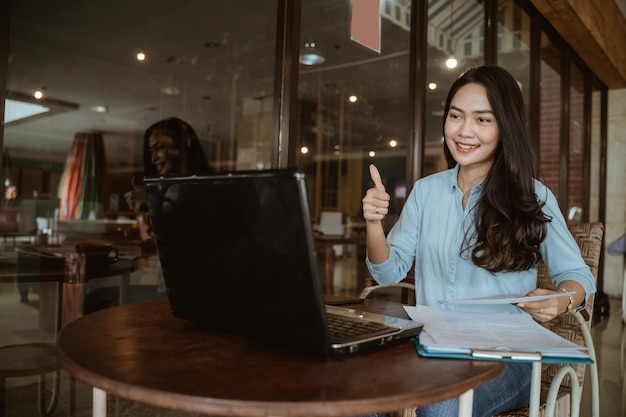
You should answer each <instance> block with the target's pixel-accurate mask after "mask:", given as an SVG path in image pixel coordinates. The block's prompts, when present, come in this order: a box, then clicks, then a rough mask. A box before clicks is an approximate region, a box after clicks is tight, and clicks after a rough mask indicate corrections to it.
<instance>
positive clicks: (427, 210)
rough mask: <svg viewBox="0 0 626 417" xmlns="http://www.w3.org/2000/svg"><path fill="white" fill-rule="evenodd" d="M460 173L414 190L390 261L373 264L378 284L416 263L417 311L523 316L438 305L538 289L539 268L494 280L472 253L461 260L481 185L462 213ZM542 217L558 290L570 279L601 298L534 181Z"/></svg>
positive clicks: (552, 203)
mask: <svg viewBox="0 0 626 417" xmlns="http://www.w3.org/2000/svg"><path fill="white" fill-rule="evenodd" d="M458 168H459V167H458V165H457V167H456V168H453V169H450V170H447V171H443V172H439V173H436V174H433V175H430V176H428V177H425V178H422V179H420V180H419V181H417V182H416V183H415V186H414V187H413V189H412V191H411V193H410V194H409V196H408V198H407V201H406V204H405V205H404V208H403V209H402V213H401V215H400V218H399V219H398V221H397V222H396V224H395V225H394V227H393V228H392V229H391V231H390V232H389V235H388V236H387V241H388V242H389V246H390V249H391V253H390V255H389V258H388V259H387V260H386V261H385V262H383V263H381V264H377V265H374V264H372V263H371V262H370V260H369V259H367V261H366V262H367V266H368V268H369V271H370V273H371V274H372V277H373V278H374V279H375V280H376V281H377V282H378V283H380V284H392V283H396V282H399V281H400V280H402V279H404V278H405V277H406V275H407V273H408V271H409V269H410V268H411V266H412V265H413V262H414V261H415V286H416V289H415V292H416V301H417V304H420V305H427V306H432V307H440V308H447V309H451V310H459V311H485V312H486V311H489V312H521V311H522V310H521V309H519V308H518V307H516V306H513V305H509V304H505V305H497V306H495V305H489V306H475V305H455V304H441V303H439V301H440V300H452V299H460V298H475V297H485V296H490V295H497V294H526V293H528V292H530V291H532V290H534V289H535V288H536V287H537V268H536V267H535V268H532V269H530V270H527V271H521V272H502V273H497V274H493V273H491V272H489V271H487V270H485V269H483V268H479V267H477V266H476V265H474V263H473V262H472V260H471V254H470V253H468V252H467V251H465V252H464V253H463V254H461V245H462V244H463V238H464V236H465V233H466V231H468V230H469V234H468V236H469V235H471V233H472V231H473V230H474V217H473V211H472V207H473V206H474V205H475V204H476V203H477V202H478V200H479V198H480V196H481V194H482V185H483V183H482V182H481V183H479V184H478V185H476V186H475V187H474V188H473V189H472V191H471V193H470V196H469V200H468V202H467V204H466V207H465V209H463V205H462V199H463V192H462V191H461V190H460V189H459V188H458V186H457V180H456V179H457V172H458ZM535 192H536V194H537V198H538V199H539V200H540V201H542V202H545V205H544V206H543V212H544V213H545V214H546V215H548V216H550V218H552V221H551V222H549V223H547V234H546V238H545V240H544V241H543V242H542V244H541V248H540V249H541V256H542V258H543V260H544V262H545V263H546V265H547V267H548V271H549V273H550V276H551V278H552V281H553V282H554V284H555V285H557V286H558V285H559V283H560V282H562V281H564V280H574V281H577V282H579V283H580V284H581V285H582V286H583V288H584V289H585V293H586V295H587V297H588V296H589V295H590V294H592V293H594V292H595V280H594V278H593V275H591V271H590V270H589V267H588V266H587V265H586V264H585V262H584V261H583V259H582V256H581V254H580V249H579V248H578V245H577V244H576V241H575V240H574V238H573V237H572V235H571V234H570V232H569V230H568V229H567V225H566V223H565V219H564V218H563V215H562V214H561V211H560V210H559V207H558V203H557V201H556V198H555V197H554V195H553V194H552V192H551V191H550V190H549V189H548V188H547V187H546V186H545V185H543V184H542V183H540V182H539V181H535Z"/></svg>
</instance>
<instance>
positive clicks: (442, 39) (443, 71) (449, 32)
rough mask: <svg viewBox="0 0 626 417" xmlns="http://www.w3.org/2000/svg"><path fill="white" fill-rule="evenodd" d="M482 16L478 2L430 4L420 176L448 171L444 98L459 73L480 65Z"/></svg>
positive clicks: (482, 49)
mask: <svg viewBox="0 0 626 417" xmlns="http://www.w3.org/2000/svg"><path fill="white" fill-rule="evenodd" d="M483 15H484V9H483V6H482V2H480V1H461V0H452V1H449V2H443V3H442V2H436V1H431V2H429V5H428V50H427V58H426V82H427V83H428V88H427V90H426V97H425V100H426V102H425V108H426V119H425V131H426V133H425V137H424V145H425V146H424V160H423V169H422V175H423V176H424V175H428V174H432V173H434V172H437V171H442V170H444V169H446V168H447V164H446V160H445V157H444V155H443V137H442V135H443V133H442V123H443V121H442V117H443V108H444V104H445V101H446V95H447V93H448V89H449V87H450V86H451V85H452V83H453V82H454V80H455V79H456V78H457V77H458V76H459V74H460V72H462V71H463V70H464V69H466V68H467V67H470V66H473V65H479V64H482V63H483V54H484V25H483ZM451 58H454V60H456V66H454V65H451V64H450V62H449V61H450V59H451Z"/></svg>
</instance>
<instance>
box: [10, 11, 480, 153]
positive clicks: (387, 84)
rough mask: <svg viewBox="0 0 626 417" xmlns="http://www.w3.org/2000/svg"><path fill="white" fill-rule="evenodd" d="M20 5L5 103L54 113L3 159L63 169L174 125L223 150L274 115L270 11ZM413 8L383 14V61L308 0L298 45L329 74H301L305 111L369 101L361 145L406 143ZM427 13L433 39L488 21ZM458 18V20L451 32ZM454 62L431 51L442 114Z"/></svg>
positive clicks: (16, 134) (344, 14) (22, 130)
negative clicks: (73, 156) (111, 144)
mask: <svg viewBox="0 0 626 417" xmlns="http://www.w3.org/2000/svg"><path fill="white" fill-rule="evenodd" d="M12 3H13V5H12V14H11V40H10V57H9V76H8V89H9V95H11V94H15V95H22V96H29V95H31V94H32V92H33V91H34V90H36V89H43V91H44V93H45V97H44V100H45V101H47V103H49V104H52V110H53V111H52V112H50V113H49V114H48V115H46V116H45V117H40V118H35V119H32V120H27V121H24V122H16V123H13V124H11V125H8V126H7V127H6V129H5V148H6V149H8V150H10V151H11V152H13V154H15V155H24V154H28V155H30V154H31V153H32V151H37V152H38V154H39V155H44V157H46V158H61V159H62V158H64V157H65V155H66V154H67V152H68V151H69V147H70V145H71V142H72V140H73V137H74V135H75V133H77V132H81V131H99V132H103V133H105V136H106V138H107V140H118V141H123V140H126V141H128V140H129V139H130V140H133V139H137V138H140V137H141V135H142V133H143V131H144V129H145V128H146V127H147V126H148V125H150V124H152V123H153V122H155V121H157V120H159V119H161V118H165V117H169V116H171V115H177V116H179V117H181V118H184V119H186V120H187V121H189V122H190V123H191V125H192V126H194V128H195V129H196V130H197V132H198V133H199V135H200V136H201V138H205V139H210V140H217V141H227V140H228V139H229V138H230V137H231V136H232V135H233V125H234V123H235V122H234V120H233V118H232V116H231V115H233V114H241V113H242V112H245V111H246V110H245V103H244V102H245V101H246V100H255V99H257V100H258V99H262V98H268V100H269V102H270V103H271V96H272V94H273V90H274V54H275V40H274V39H275V32H276V29H275V16H276V4H275V1H273V0H263V1H257V0H243V1H241V0H240V1H238V2H237V3H236V7H235V5H234V4H233V3H231V2H215V1H211V2H208V1H205V0H178V1H176V2H175V3H174V2H171V1H167V0H128V1H123V2H109V1H104V0H66V1H64V2H62V3H56V2H50V1H44V0H19V1H13V2H12ZM409 3H410V2H409V1H408V0H394V1H392V2H387V3H386V4H388V5H390V6H391V7H392V9H390V11H391V16H392V17H391V18H390V17H385V16H383V18H382V48H381V53H380V54H378V53H376V52H373V51H371V50H369V49H367V48H365V47H363V46H361V45H359V44H357V43H355V42H353V41H351V40H350V24H349V22H350V17H349V16H350V8H349V2H344V1H339V0H323V1H313V0H308V1H306V0H305V1H304V2H303V13H302V14H303V19H302V33H301V38H302V41H303V42H304V41H305V40H307V39H315V40H316V42H317V44H318V45H319V46H320V49H321V50H322V51H323V53H324V55H325V56H326V62H324V64H322V65H320V66H317V67H306V66H303V65H300V69H301V72H300V93H299V94H300V99H301V100H302V101H303V102H311V103H314V102H317V101H318V100H319V99H320V97H321V101H322V103H323V105H324V106H329V107H332V106H335V107H338V105H337V103H338V100H340V99H341V97H343V95H344V94H353V93H355V94H359V95H360V97H362V98H363V99H362V100H361V101H360V102H359V103H358V106H355V109H354V111H355V112H357V113H358V114H359V115H360V116H361V117H360V119H361V120H362V121H363V122H362V123H363V125H364V126H365V129H367V132H371V134H370V133H367V134H366V135H365V136H366V137H365V138H364V139H363V140H364V141H367V140H371V139H372V138H376V137H380V135H384V134H387V135H393V134H396V132H399V133H398V134H402V135H405V136H406V131H407V117H408V116H407V114H408V88H409V85H408V79H409V77H408V70H409V55H408V51H409V32H408V30H407V29H408V21H406V16H407V13H408V10H409V9H408V5H409ZM384 4H385V3H384ZM429 4H430V7H429V15H430V17H429V28H430V30H433V29H436V30H440V31H441V32H442V33H453V34H454V33H455V32H456V33H457V35H458V36H461V35H462V33H461V31H462V30H461V28H467V27H470V26H474V27H476V26H477V25H478V24H479V23H480V21H481V19H482V6H480V5H479V4H478V3H475V2H466V1H461V0H454V2H450V1H447V0H430V1H429ZM174 5H175V6H174ZM398 11H399V12H398ZM451 14H452V15H453V16H454V15H456V16H457V17H455V22H457V23H455V24H454V25H453V26H452V27H451V26H450V24H451V18H450V17H451ZM138 51H144V52H146V54H147V56H148V58H147V60H146V61H144V62H138V61H137V60H136V59H135V54H136V52H138ZM446 56H447V53H444V51H442V50H441V48H437V47H435V46H432V45H431V46H430V49H429V60H428V66H429V68H432V69H429V73H431V74H433V77H434V78H433V81H437V82H438V83H439V84H440V85H441V86H445V87H444V88H441V89H439V90H438V91H437V92H435V93H432V95H431V97H430V98H429V102H428V107H429V111H430V109H432V112H433V113H434V114H438V112H439V111H440V108H441V103H442V101H443V97H444V95H445V91H444V90H445V88H447V85H449V83H450V82H451V80H452V79H453V78H454V77H455V76H456V74H457V73H458V71H456V72H455V71H448V72H446V71H444V70H442V66H443V59H444V58H445V57H446ZM435 78H438V79H435ZM429 81H430V80H429ZM318 94H319V95H318ZM94 106H106V108H107V112H106V113H96V112H94V111H92V108H93V107H94ZM268 108H269V109H271V104H270V105H268ZM437 117H438V116H437ZM110 138H111V139H110ZM46 155H47V156H46Z"/></svg>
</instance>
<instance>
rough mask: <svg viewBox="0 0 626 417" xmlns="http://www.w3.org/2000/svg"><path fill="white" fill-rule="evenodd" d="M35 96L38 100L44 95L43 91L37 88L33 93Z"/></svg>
mask: <svg viewBox="0 0 626 417" xmlns="http://www.w3.org/2000/svg"><path fill="white" fill-rule="evenodd" d="M33 97H35V98H36V99H37V100H39V99H41V98H42V97H43V91H41V90H37V91H35V92H34V93H33Z"/></svg>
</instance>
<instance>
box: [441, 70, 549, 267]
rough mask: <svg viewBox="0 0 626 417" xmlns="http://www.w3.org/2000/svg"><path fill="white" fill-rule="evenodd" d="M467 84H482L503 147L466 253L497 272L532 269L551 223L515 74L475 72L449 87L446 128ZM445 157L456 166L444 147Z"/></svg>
mask: <svg viewBox="0 0 626 417" xmlns="http://www.w3.org/2000/svg"><path fill="white" fill-rule="evenodd" d="M467 84H479V85H482V86H483V87H485V89H486V90H487V99H488V100H489V103H490V104H491V108H492V110H493V112H494V114H495V117H496V121H497V123H498V128H499V130H500V143H499V145H498V148H497V150H496V153H495V155H494V161H493V165H492V167H491V169H490V170H489V173H488V174H487V177H486V178H485V181H484V185H483V187H484V188H483V194H482V197H481V198H480V200H479V202H478V203H477V204H476V206H475V207H474V217H475V224H476V230H475V232H474V234H473V235H472V236H466V237H465V243H464V245H463V248H464V249H463V251H471V257H472V261H473V262H474V264H476V265H477V266H479V267H482V268H484V269H486V270H488V271H490V272H493V273H497V272H505V271H524V270H528V269H530V268H532V267H533V266H535V265H536V264H537V262H538V261H539V259H540V257H541V255H540V252H539V245H540V244H541V242H543V240H544V239H545V237H546V223H547V222H549V221H550V218H549V217H548V216H546V215H545V214H544V213H543V212H542V211H541V209H542V207H543V204H542V203H539V202H538V200H537V195H536V193H535V185H534V179H535V178H538V174H539V169H538V164H537V161H536V159H535V156H534V153H533V151H532V149H531V147H530V141H529V137H528V131H527V126H526V116H525V112H524V99H523V97H522V92H521V90H520V88H519V86H518V84H517V81H515V79H514V78H513V77H512V76H511V74H509V73H508V72H507V71H506V70H504V69H502V68H500V67H496V66H480V67H475V68H471V69H469V70H467V71H466V72H465V73H463V74H462V75H461V76H460V77H459V78H458V79H457V80H456V81H455V82H454V84H452V87H451V88H450V92H449V93H448V98H447V100H446V106H445V111H444V116H443V123H444V125H445V120H446V118H447V117H448V111H449V110H450V102H451V100H452V98H453V97H454V95H455V94H456V93H457V91H458V90H459V89H460V88H461V87H463V86H465V85H467ZM444 134H445V133H444ZM444 152H445V155H446V160H447V161H448V165H449V166H451V167H453V166H454V165H455V164H456V161H455V160H454V158H453V157H452V154H451V153H450V151H449V149H448V147H447V146H446V144H445V143H444Z"/></svg>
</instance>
